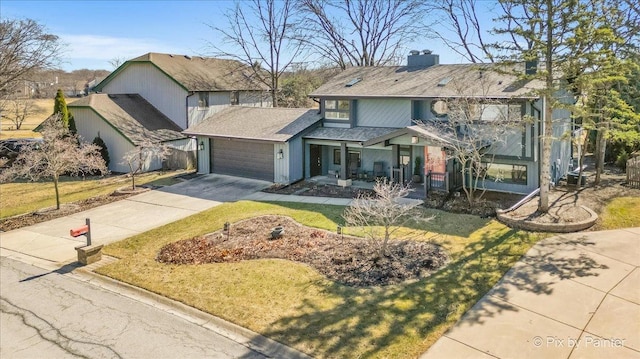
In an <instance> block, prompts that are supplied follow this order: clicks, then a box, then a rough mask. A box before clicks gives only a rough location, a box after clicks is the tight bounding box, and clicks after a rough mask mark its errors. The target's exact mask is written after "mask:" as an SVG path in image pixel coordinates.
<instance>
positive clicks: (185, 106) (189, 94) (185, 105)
mask: <svg viewBox="0 0 640 359" xmlns="http://www.w3.org/2000/svg"><path fill="white" fill-rule="evenodd" d="M194 94H195V92H194V91H189V92H188V93H187V97H185V99H184V111H185V117H186V118H185V120H186V121H185V123H186V124H187V126H186V128H189V97H191V96H193V95H194ZM192 141H194V142H195V143H196V146H195V147H196V173H198V172H200V148H199V146H198V137H196V136H194V137H192Z"/></svg>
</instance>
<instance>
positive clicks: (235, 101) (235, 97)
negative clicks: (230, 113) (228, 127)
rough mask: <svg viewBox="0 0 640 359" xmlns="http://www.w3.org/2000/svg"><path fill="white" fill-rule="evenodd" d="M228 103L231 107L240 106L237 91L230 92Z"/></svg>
mask: <svg viewBox="0 0 640 359" xmlns="http://www.w3.org/2000/svg"><path fill="white" fill-rule="evenodd" d="M229 103H230V104H231V106H237V105H239V104H240V92H239V91H231V94H230V95H229Z"/></svg>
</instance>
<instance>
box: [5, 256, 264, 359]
mask: <svg viewBox="0 0 640 359" xmlns="http://www.w3.org/2000/svg"><path fill="white" fill-rule="evenodd" d="M65 272H67V271H66V270H65V267H62V268H61V269H59V270H57V271H53V272H50V271H47V270H44V269H41V268H38V267H34V266H31V265H28V264H25V263H22V262H18V261H14V260H12V259H9V258H1V259H0V283H2V284H1V286H0V309H1V313H0V358H76V357H77V358H263V357H264V356H263V355H261V354H259V353H257V352H255V351H253V350H251V349H250V348H248V347H247V346H244V345H243V344H240V343H238V342H236V341H234V340H231V339H228V338H226V337H224V336H222V335H220V334H218V333H216V332H214V331H212V330H209V329H207V328H206V327H204V326H201V325H194V324H193V323H191V322H189V321H187V320H185V319H183V318H180V317H179V316H176V315H173V314H171V313H168V312H167V311H164V310H160V309H158V308H155V307H152V306H150V305H147V304H144V303H142V302H140V301H136V300H134V299H131V298H129V297H126V296H123V295H120V294H118V293H115V292H112V291H109V290H106V289H103V288H100V287H98V286H95V285H92V284H89V283H86V282H83V281H80V280H77V279H75V278H73V277H71V276H69V275H67V274H66V273H65Z"/></svg>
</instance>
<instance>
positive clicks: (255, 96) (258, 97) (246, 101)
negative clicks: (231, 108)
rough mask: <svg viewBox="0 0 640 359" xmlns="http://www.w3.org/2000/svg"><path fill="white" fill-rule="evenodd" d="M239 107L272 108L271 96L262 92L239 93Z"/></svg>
mask: <svg viewBox="0 0 640 359" xmlns="http://www.w3.org/2000/svg"><path fill="white" fill-rule="evenodd" d="M240 105H241V106H251V107H272V106H273V104H272V103H271V96H270V95H269V93H268V92H264V91H241V92H240Z"/></svg>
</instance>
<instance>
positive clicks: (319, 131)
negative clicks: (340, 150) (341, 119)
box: [304, 127, 398, 142]
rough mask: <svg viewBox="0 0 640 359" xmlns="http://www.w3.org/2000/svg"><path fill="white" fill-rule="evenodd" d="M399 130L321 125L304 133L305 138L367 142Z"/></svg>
mask: <svg viewBox="0 0 640 359" xmlns="http://www.w3.org/2000/svg"><path fill="white" fill-rule="evenodd" d="M396 131H398V129H397V128H388V127H354V128H337V127H319V128H316V129H314V130H313V131H311V132H309V133H307V134H306V135H304V138H308V139H315V140H333V141H353V142H366V141H369V140H372V139H374V138H378V137H382V136H385V135H388V134H391V133H393V132H396Z"/></svg>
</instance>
